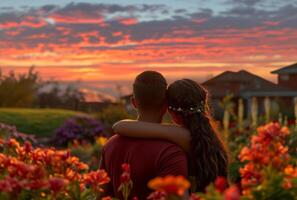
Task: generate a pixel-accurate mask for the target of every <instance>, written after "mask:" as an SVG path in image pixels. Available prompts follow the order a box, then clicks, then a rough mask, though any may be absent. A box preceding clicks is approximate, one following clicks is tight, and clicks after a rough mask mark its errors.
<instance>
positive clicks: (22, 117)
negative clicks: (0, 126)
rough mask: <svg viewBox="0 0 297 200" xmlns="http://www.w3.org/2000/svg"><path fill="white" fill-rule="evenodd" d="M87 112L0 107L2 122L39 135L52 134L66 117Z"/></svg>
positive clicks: (21, 130)
mask: <svg viewBox="0 0 297 200" xmlns="http://www.w3.org/2000/svg"><path fill="white" fill-rule="evenodd" d="M77 115H86V114H85V113H81V112H75V111H69V110H61V109H23V108H0V122H2V123H5V124H9V125H15V126H16V127H17V129H18V131H20V132H23V133H28V134H33V135H36V136H38V137H43V136H51V135H52V134H53V132H54V131H55V129H56V128H58V127H59V126H60V125H61V124H62V123H63V122H64V121H65V120H66V119H68V118H70V117H73V116H77Z"/></svg>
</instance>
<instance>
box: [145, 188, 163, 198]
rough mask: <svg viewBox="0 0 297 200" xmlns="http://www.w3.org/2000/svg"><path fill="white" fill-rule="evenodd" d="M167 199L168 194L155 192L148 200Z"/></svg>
mask: <svg viewBox="0 0 297 200" xmlns="http://www.w3.org/2000/svg"><path fill="white" fill-rule="evenodd" d="M166 197H167V194H166V192H162V191H158V190H157V191H155V192H152V193H151V194H150V195H149V196H148V197H147V199H148V200H165V199H166Z"/></svg>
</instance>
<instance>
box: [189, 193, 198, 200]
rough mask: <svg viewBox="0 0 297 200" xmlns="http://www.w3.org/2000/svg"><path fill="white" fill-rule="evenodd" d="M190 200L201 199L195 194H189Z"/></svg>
mask: <svg viewBox="0 0 297 200" xmlns="http://www.w3.org/2000/svg"><path fill="white" fill-rule="evenodd" d="M190 200H201V198H200V197H199V196H198V195H197V194H194V193H193V194H191V196H190Z"/></svg>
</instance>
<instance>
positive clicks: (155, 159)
mask: <svg viewBox="0 0 297 200" xmlns="http://www.w3.org/2000/svg"><path fill="white" fill-rule="evenodd" d="M123 163H127V164H130V167H131V179H132V181H133V191H132V195H131V196H130V197H134V196H137V197H139V199H141V200H142V199H146V197H147V196H148V195H149V193H150V190H149V189H148V188H147V182H148V181H149V180H150V179H152V178H154V177H157V176H166V175H182V176H185V177H187V157H186V154H185V153H184V152H183V150H182V149H181V148H179V147H178V146H177V145H175V144H172V143H170V142H167V141H163V140H148V139H136V138H128V137H123V136H119V135H115V136H113V137H112V138H111V139H110V140H109V141H108V142H107V144H106V145H105V146H104V148H103V153H102V166H101V168H104V169H105V170H106V171H107V173H108V174H109V176H110V177H111V183H112V189H113V191H111V193H113V195H115V196H116V197H117V198H122V196H121V195H120V193H119V192H118V191H117V189H118V187H119V185H120V175H121V173H122V168H121V165H122V164H123ZM111 195H112V194H111Z"/></svg>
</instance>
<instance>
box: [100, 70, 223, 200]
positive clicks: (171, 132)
mask: <svg viewBox="0 0 297 200" xmlns="http://www.w3.org/2000/svg"><path fill="white" fill-rule="evenodd" d="M131 101H132V104H133V105H134V107H135V108H136V109H137V113H138V116H137V120H122V121H119V122H117V123H116V124H115V125H114V126H113V130H114V133H116V134H115V135H114V136H113V137H111V138H110V139H109V141H108V142H107V144H106V145H105V146H104V148H103V152H102V161H101V168H103V169H105V170H106V171H107V173H108V174H109V175H110V177H111V183H110V185H109V186H108V188H107V189H106V192H107V194H108V195H111V196H115V197H117V198H120V199H121V198H122V197H121V194H120V193H119V192H118V191H117V188H118V187H119V185H120V176H121V173H122V171H121V167H120V166H121V164H122V163H128V164H129V165H130V167H131V179H132V181H133V183H134V184H133V190H132V193H131V197H133V196H137V197H139V199H141V200H143V199H146V197H147V196H148V195H149V194H150V192H151V191H150V190H149V189H148V188H147V183H148V181H149V180H151V179H153V178H155V177H158V176H161V177H164V176H168V175H174V176H179V175H181V176H184V177H186V178H189V179H191V180H193V181H192V182H193V183H192V189H191V190H192V191H191V192H196V191H200V192H203V191H204V189H205V187H206V186H207V185H208V184H210V183H211V182H213V181H214V180H215V179H216V178H217V177H219V176H223V177H227V168H228V155H227V151H226V149H225V147H224V144H223V142H222V141H221V139H220V138H219V136H218V135H217V133H216V131H215V129H214V128H213V126H212V124H211V117H210V113H209V107H208V92H207V90H205V89H204V88H203V87H202V86H200V85H199V84H198V83H196V82H195V81H192V80H189V79H182V80H177V81H175V82H174V83H172V84H170V85H169V86H168V85H167V82H166V79H165V78H164V77H163V76H162V75H161V74H160V73H158V72H155V71H145V72H143V73H141V74H139V75H138V76H137V77H136V79H135V82H134V84H133V97H132V99H131ZM166 111H168V112H169V114H170V115H171V118H172V121H173V122H174V123H172V124H162V118H163V115H164V114H165V113H166Z"/></svg>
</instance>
